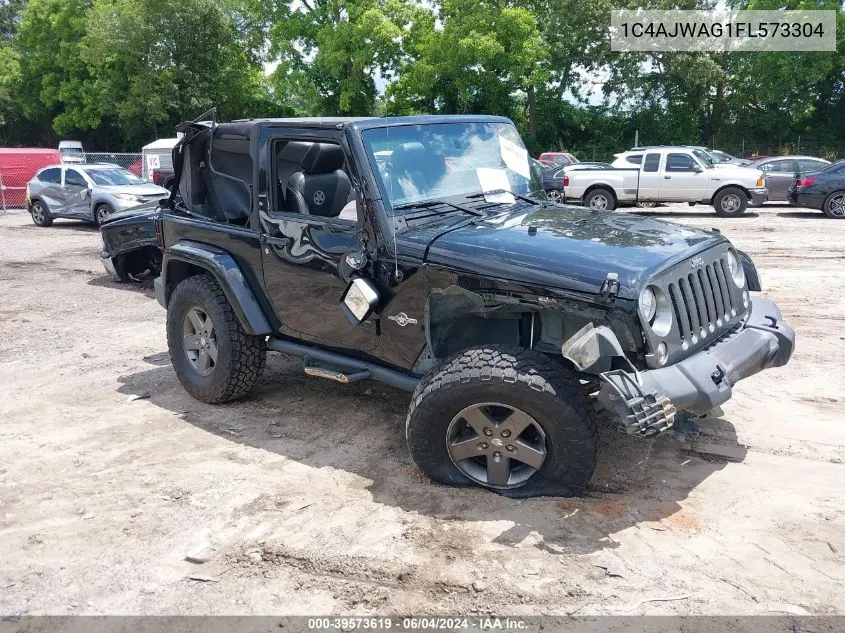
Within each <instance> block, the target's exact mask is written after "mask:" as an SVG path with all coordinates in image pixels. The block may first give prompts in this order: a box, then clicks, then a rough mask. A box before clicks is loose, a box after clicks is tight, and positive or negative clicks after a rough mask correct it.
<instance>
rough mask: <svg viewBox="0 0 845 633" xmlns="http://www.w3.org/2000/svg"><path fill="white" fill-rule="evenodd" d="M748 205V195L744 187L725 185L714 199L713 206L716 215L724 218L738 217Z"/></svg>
mask: <svg viewBox="0 0 845 633" xmlns="http://www.w3.org/2000/svg"><path fill="white" fill-rule="evenodd" d="M747 207H748V196H746V195H745V192H744V191H743V190H742V189H738V188H736V187H725V188H724V189H722V190H721V191H720V192H719V193H717V194H716V197H715V198H714V199H713V208H714V209H716V215H720V216H722V217H723V218H738V217H739V216H741V215H742V214H743V213H745V209H746V208H747Z"/></svg>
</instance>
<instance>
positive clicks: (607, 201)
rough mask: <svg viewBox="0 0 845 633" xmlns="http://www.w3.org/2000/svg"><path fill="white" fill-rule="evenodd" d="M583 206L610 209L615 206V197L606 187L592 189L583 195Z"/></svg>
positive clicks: (600, 209) (599, 209) (601, 209)
mask: <svg viewBox="0 0 845 633" xmlns="http://www.w3.org/2000/svg"><path fill="white" fill-rule="evenodd" d="M584 206H585V207H587V208H589V209H595V210H596V211H612V210H613V209H615V208H616V198H615V197H614V195H613V193H611V192H610V191H608V190H607V189H593V190H592V191H591V192H590V193H588V194H587V195H586V196H585V197H584Z"/></svg>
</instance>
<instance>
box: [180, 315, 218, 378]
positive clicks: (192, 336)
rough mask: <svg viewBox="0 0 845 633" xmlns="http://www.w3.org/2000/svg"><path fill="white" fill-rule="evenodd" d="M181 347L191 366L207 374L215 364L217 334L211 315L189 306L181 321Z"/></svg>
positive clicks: (200, 372)
mask: <svg viewBox="0 0 845 633" xmlns="http://www.w3.org/2000/svg"><path fill="white" fill-rule="evenodd" d="M182 347H183V349H184V350H185V356H186V357H187V359H188V362H189V363H190V365H191V367H192V368H193V370H194V371H195V372H197V374H199V375H200V376H209V375H211V373H212V372H213V371H214V368H215V366H216V365H217V336H216V334H215V332H214V324H213V323H212V322H211V317H209V316H208V314H207V313H206V312H205V311H203V310H202V309H201V308H197V307H194V308H191V309H190V310H188V313H187V314H186V315H185V319H184V320H183V322H182Z"/></svg>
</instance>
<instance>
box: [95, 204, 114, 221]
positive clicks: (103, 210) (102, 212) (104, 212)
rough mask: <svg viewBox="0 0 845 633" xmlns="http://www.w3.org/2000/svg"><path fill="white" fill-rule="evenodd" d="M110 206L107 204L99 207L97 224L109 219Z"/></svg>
mask: <svg viewBox="0 0 845 633" xmlns="http://www.w3.org/2000/svg"><path fill="white" fill-rule="evenodd" d="M110 215H111V214H110V213H109V208H108V207H107V206H105V205H101V206H99V207H97V224H102V223H103V222H105V221H106V220H108V219H109V216H110Z"/></svg>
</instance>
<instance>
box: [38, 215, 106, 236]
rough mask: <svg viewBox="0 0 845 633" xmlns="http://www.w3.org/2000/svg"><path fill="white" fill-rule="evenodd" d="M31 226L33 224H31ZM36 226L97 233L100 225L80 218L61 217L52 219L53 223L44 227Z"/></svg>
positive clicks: (46, 229)
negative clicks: (65, 218)
mask: <svg viewBox="0 0 845 633" xmlns="http://www.w3.org/2000/svg"><path fill="white" fill-rule="evenodd" d="M32 226H35V225H34V224H33V225H32ZM37 228H41V229H43V230H45V231H49V230H50V229H59V230H60V231H80V232H82V233H98V232H99V231H100V227H98V226H97V225H96V224H94V223H93V222H85V221H82V220H62V219H61V218H59V219H56V220H53V223H52V224H51V225H50V226H48V227H46V228H44V227H37Z"/></svg>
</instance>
